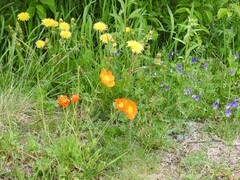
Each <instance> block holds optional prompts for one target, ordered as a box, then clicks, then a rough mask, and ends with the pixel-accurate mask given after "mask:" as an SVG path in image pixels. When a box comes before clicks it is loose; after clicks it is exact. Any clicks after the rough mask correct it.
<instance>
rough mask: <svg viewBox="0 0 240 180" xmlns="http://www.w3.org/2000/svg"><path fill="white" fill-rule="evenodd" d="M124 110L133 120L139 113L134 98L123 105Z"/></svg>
mask: <svg viewBox="0 0 240 180" xmlns="http://www.w3.org/2000/svg"><path fill="white" fill-rule="evenodd" d="M123 111H124V112H125V114H126V116H127V117H128V119H129V120H133V119H134V118H135V116H136V114H137V105H136V104H135V102H133V101H132V100H128V101H127V102H126V103H125V104H124V106H123Z"/></svg>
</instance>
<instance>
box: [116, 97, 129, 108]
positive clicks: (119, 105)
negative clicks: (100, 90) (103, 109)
mask: <svg viewBox="0 0 240 180" xmlns="http://www.w3.org/2000/svg"><path fill="white" fill-rule="evenodd" d="M126 103H127V100H126V99H125V98H121V99H116V100H115V106H116V108H117V109H118V110H119V111H123V110H124V106H125V104H126Z"/></svg>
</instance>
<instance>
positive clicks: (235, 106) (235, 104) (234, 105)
mask: <svg viewBox="0 0 240 180" xmlns="http://www.w3.org/2000/svg"><path fill="white" fill-rule="evenodd" d="M231 107H232V108H237V107H238V98H236V99H234V100H233V101H232V102H231Z"/></svg>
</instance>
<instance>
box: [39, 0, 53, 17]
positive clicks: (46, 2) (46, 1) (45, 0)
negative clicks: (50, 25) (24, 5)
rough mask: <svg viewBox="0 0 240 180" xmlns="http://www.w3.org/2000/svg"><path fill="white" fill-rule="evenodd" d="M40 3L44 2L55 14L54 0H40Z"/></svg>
mask: <svg viewBox="0 0 240 180" xmlns="http://www.w3.org/2000/svg"><path fill="white" fill-rule="evenodd" d="M40 2H41V3H43V4H46V5H47V6H48V7H49V9H50V10H51V11H52V12H53V13H54V14H56V5H55V1H54V0H40Z"/></svg>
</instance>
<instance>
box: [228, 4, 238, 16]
mask: <svg viewBox="0 0 240 180" xmlns="http://www.w3.org/2000/svg"><path fill="white" fill-rule="evenodd" d="M229 6H230V7H231V8H233V10H234V11H235V12H236V13H237V14H238V16H239V17H240V6H238V5H237V4H229Z"/></svg>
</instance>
